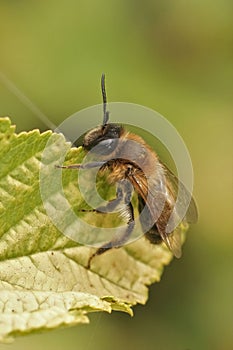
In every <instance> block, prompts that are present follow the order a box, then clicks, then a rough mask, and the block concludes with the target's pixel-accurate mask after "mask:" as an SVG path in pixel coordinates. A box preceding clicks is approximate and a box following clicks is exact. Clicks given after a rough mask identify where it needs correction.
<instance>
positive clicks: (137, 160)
mask: <svg viewBox="0 0 233 350" xmlns="http://www.w3.org/2000/svg"><path fill="white" fill-rule="evenodd" d="M101 90H102V97H103V123H102V125H100V126H97V127H96V128H94V129H92V130H90V131H88V132H87V133H86V134H85V136H84V140H83V145H82V147H83V149H84V150H85V151H93V152H94V153H95V154H96V155H97V156H98V160H97V161H95V162H89V163H86V164H72V165H67V166H57V167H58V168H63V169H80V168H82V169H83V168H85V169H89V168H94V167H99V169H100V171H107V174H108V175H107V182H108V183H109V184H116V198H115V199H114V200H111V201H109V202H108V204H107V205H106V207H105V208H102V207H99V208H96V209H93V210H91V211H95V212H103V211H105V212H113V211H116V209H117V208H118V207H120V210H119V213H120V215H121V216H122V217H123V218H124V219H125V221H126V222H127V226H126V229H125V230H124V233H123V234H122V233H121V234H119V236H118V237H114V239H112V240H111V241H109V242H108V243H106V244H104V245H102V246H101V247H100V248H98V249H97V250H96V252H95V253H94V254H92V255H91V256H90V258H89V261H88V268H89V267H90V264H91V261H92V259H93V258H94V257H95V256H97V255H101V254H103V253H104V252H106V251H107V250H109V249H112V248H114V247H115V248H118V247H121V246H123V245H124V244H125V243H126V242H127V241H128V239H129V237H130V235H131V234H132V231H133V229H134V226H135V218H134V207H133V205H132V203H131V198H132V192H136V193H137V196H138V212H139V219H140V223H141V227H142V230H143V232H144V235H145V237H146V238H147V239H148V240H149V241H150V242H151V243H152V244H160V243H162V242H165V244H166V245H167V247H168V248H169V250H170V251H171V252H172V253H173V255H174V256H176V257H177V258H179V257H180V256H181V239H180V235H181V233H180V229H179V226H178V227H174V228H173V229H172V231H170V232H169V230H167V227H168V225H171V226H172V223H174V220H175V219H177V218H178V219H180V221H182V222H183V223H187V222H192V223H194V222H196V221H197V217H198V214H197V207H196V204H195V202H194V199H193V198H192V197H191V195H190V194H189V192H188V190H186V188H185V186H184V185H183V184H182V183H181V182H179V180H178V179H177V177H176V176H175V175H174V174H173V173H172V172H171V171H170V170H169V169H168V168H167V167H166V166H165V165H164V164H163V163H162V162H161V161H160V160H159V158H158V156H157V154H156V153H155V152H154V150H152V149H151V148H150V146H149V145H147V143H146V142H145V141H144V140H143V139H142V138H141V137H140V136H138V135H136V134H133V133H130V132H128V131H127V130H125V128H124V127H123V126H122V125H119V124H115V123H109V111H107V97H106V90H105V75H104V74H103V75H102V77H101ZM178 188H180V189H181V201H180V202H181V203H180V206H182V205H186V201H187V198H189V201H188V205H187V210H186V214H185V216H184V217H180V218H179V210H175V203H176V198H177V191H178ZM103 209H104V210H103ZM83 211H85V210H83Z"/></svg>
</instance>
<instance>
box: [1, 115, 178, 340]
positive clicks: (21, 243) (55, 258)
mask: <svg viewBox="0 0 233 350" xmlns="http://www.w3.org/2000/svg"><path fill="white" fill-rule="evenodd" d="M48 142H49V147H48ZM46 145H47V149H48V152H47V154H46V157H44V156H43V154H44V153H43V151H44V149H45V147H46ZM61 150H63V151H62V152H63V153H62V154H66V160H65V162H68V163H71V164H73V163H77V162H78V161H80V160H81V159H82V158H83V155H84V154H83V151H82V150H81V149H80V148H70V144H69V143H67V142H66V141H65V139H64V137H63V136H62V135H61V134H55V133H54V134H53V133H52V132H51V131H48V132H45V133H43V134H40V133H39V131H38V130H33V131H31V132H28V133H26V132H23V133H20V134H18V135H17V134H15V129H14V127H13V126H11V123H10V120H9V119H8V118H1V119H0V341H2V342H3V341H9V340H11V339H13V338H14V336H16V335H22V334H25V333H30V332H35V331H41V330H45V329H54V328H57V327H60V326H68V325H74V324H78V323H87V322H88V317H87V314H88V313H89V312H95V311H105V312H111V311H112V310H119V311H124V312H127V313H129V314H130V315H132V309H131V306H132V305H135V304H136V303H141V304H144V303H145V302H146V300H147V296H148V287H147V286H148V285H150V284H151V283H153V282H155V281H157V282H158V281H159V280H160V277H161V274H162V271H163V267H164V265H167V264H168V263H169V262H170V261H171V259H172V254H171V253H170V252H169V251H168V250H167V248H166V247H165V246H164V245H163V244H162V245H158V246H155V245H151V244H150V243H149V242H148V241H146V240H145V239H144V237H142V238H140V239H139V240H137V241H135V242H134V243H131V244H129V245H126V246H125V247H123V248H120V249H112V250H110V251H108V252H106V253H105V254H103V255H101V256H98V257H96V258H94V259H93V262H92V264H91V268H90V269H87V262H88V259H89V257H90V255H91V254H92V253H93V252H94V251H95V248H90V247H88V246H84V245H80V244H78V243H76V241H75V240H72V239H71V238H72V237H71V238H68V237H67V236H66V235H64V234H63V233H61V232H60V230H59V229H58V228H57V227H56V225H55V224H54V221H52V220H51V217H49V216H48V215H47V212H46V209H45V207H46V205H47V206H48V207H50V208H51V207H52V209H53V212H54V213H56V212H59V211H60V212H61V215H60V216H59V220H60V219H61V218H63V219H62V220H60V221H59V225H61V227H64V228H67V227H68V228H70V227H72V225H73V217H71V218H70V217H69V213H66V211H64V212H63V209H64V208H61V207H62V205H63V204H62V203H63V202H62V201H60V196H59V193H58V189H59V186H58V184H59V181H58V180H59V177H57V176H58V175H57V174H61V172H60V170H57V169H55V168H54V165H55V164H60V163H61V161H62V160H63V159H62V157H63V156H62V157H61ZM41 169H44V170H45V172H43V171H41ZM47 171H48V173H47ZM49 173H50V175H51V174H52V175H53V174H54V175H53V176H54V177H53V176H52V179H53V181H51V180H49V179H51V176H49ZM77 173H78V172H77V171H73V170H72V171H64V172H63V173H62V185H63V190H64V193H65V195H66V197H67V201H68V203H69V204H70V205H71V207H72V208H73V213H76V212H77V210H78V208H81V207H82V205H84V202H83V199H82V197H81V195H80V193H79V190H78V185H77ZM59 176H60V175H59ZM41 181H42V182H43V183H44V186H45V188H47V191H46V192H45V193H44V194H42V193H41ZM46 181H48V183H47V182H46ZM100 181H101V180H100ZM102 181H103V180H102ZM107 191H108V187H107V186H105V187H104V192H105V193H104V194H105V195H106V196H107V197H108V193H107ZM42 192H43V191H42ZM109 195H110V194H109ZM42 199H43V200H42ZM64 210H65V209H64ZM66 214H67V215H66ZM71 216H72V215H71ZM106 217H107V218H106ZM69 220H70V221H69ZM90 220H92V222H93V221H95V220H96V221H98V220H101V217H99V216H98V215H90ZM104 220H105V224H106V225H107V224H109V225H110V224H111V222H110V221H109V220H111V219H109V218H108V215H107V216H106V215H105V219H104ZM94 223H95V222H94ZM70 225H71V226H70ZM81 234H82V235H85V234H86V233H85V232H81Z"/></svg>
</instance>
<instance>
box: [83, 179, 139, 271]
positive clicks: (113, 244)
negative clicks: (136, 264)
mask: <svg viewBox="0 0 233 350" xmlns="http://www.w3.org/2000/svg"><path fill="white" fill-rule="evenodd" d="M122 183H123V187H121V186H119V187H118V188H117V194H118V196H119V197H117V198H116V199H115V200H114V202H115V204H116V205H115V207H114V209H115V208H116V206H117V205H118V204H120V202H122V199H123V201H124V202H123V204H124V207H123V209H121V215H122V217H124V218H125V219H126V220H127V228H126V230H125V231H124V233H123V234H122V235H120V236H119V237H116V238H113V239H112V240H111V241H110V242H108V243H106V244H104V245H103V246H102V247H100V248H99V249H97V251H96V252H95V253H94V254H92V255H91V256H90V258H89V260H88V264H87V268H88V269H89V268H90V265H91V261H92V259H93V258H94V257H95V256H98V255H101V254H103V253H105V252H106V251H107V250H109V249H112V248H119V247H122V246H123V245H124V244H125V243H126V242H127V241H128V239H129V237H130V235H131V233H132V231H133V228H134V225H135V223H134V210H133V206H132V204H131V202H130V199H131V194H132V186H131V185H130V186H129V182H128V181H127V180H125V181H122ZM122 183H121V185H122ZM125 191H126V192H125ZM111 205H112V203H111V202H109V203H108V205H107V206H109V209H110V208H111ZM111 209H112V208H111Z"/></svg>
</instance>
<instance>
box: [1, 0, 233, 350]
mask: <svg viewBox="0 0 233 350" xmlns="http://www.w3.org/2000/svg"><path fill="white" fill-rule="evenodd" d="M232 13H233V3H232V1H231V0H214V1H213V0H212V1H210V0H205V1H200V0H189V1H184V0H173V1H172V0H167V1H164V0H144V1H138V0H134V1H133V0H108V1H104V0H99V1H94V0H85V1H84V0H78V1H75V0H67V1H54V0H47V1H36V0H31V1H29V0H17V1H13V0H12V1H0V43H1V46H0V50H1V54H0V71H1V72H2V73H3V74H4V75H5V76H7V77H8V78H9V79H10V80H11V81H13V82H14V84H15V85H16V86H17V87H18V89H19V90H20V91H22V92H23V93H24V94H25V95H26V96H27V97H28V98H29V99H30V100H31V101H33V102H34V103H35V104H36V105H37V106H38V107H39V108H40V110H41V111H43V113H44V114H45V115H46V116H47V117H48V118H49V119H50V120H51V121H52V122H53V123H54V124H56V125H58V124H59V123H61V122H62V120H64V119H65V118H66V117H67V116H69V115H71V114H73V113H74V112H76V111H78V110H80V109H82V108H84V107H87V106H89V105H94V104H97V103H100V102H101V95H100V89H99V79H100V75H101V73H102V72H103V71H104V72H105V73H106V74H107V79H108V81H107V84H108V98H109V101H125V102H133V103H138V104H142V105H145V106H148V107H150V108H152V109H155V110H157V111H158V112H160V113H161V114H162V115H164V116H165V117H166V118H167V119H168V120H169V121H170V122H172V123H173V125H174V126H175V127H176V128H177V129H178V131H179V132H180V134H181V135H182V137H183V139H184V141H185V142H186V145H187V147H188V148H189V150H190V154H191V157H192V160H193V166H194V173H195V190H194V195H195V197H196V199H197V202H198V206H199V211H200V220H199V223H198V224H197V225H194V226H193V227H192V228H191V229H190V231H189V234H188V239H187V242H186V244H185V247H184V253H183V257H182V259H181V260H179V261H178V260H176V261H174V262H173V263H172V264H171V265H170V266H169V267H167V268H166V270H165V273H164V275H163V278H162V281H161V283H159V284H157V285H153V286H152V287H151V288H150V299H149V301H148V303H147V304H146V306H137V307H135V308H134V311H135V316H134V318H132V319H131V318H130V317H129V316H128V315H125V314H120V313H113V314H112V315H105V314H102V315H100V314H95V315H92V316H91V324H90V325H85V326H83V325H82V326H77V327H74V328H69V329H62V330H57V331H52V332H49V333H44V334H36V335H30V336H28V337H23V338H18V339H17V340H16V341H15V343H14V344H12V345H0V349H3V350H5V349H12V350H16V349H17V350H21V349H24V350H27V349H31V348H32V347H33V349H34V350H37V349H42V348H43V349H46V350H47V349H50V350H55V349H56V350H61V349H64V348H65V347H66V348H67V349H71V350H72V349H85V350H92V349H95V350H100V349H101V350H107V349H112V350H117V349H129V350H131V349H134V350H138V349H144V350H152V349H158V350H194V349H211V350H215V349H219V350H228V349H229V350H230V349H232V348H233V334H232V329H233V327H232V326H233V305H232V304H233V301H232V300H233V299H232V293H233V273H232V262H233V261H232V260H233V259H232V257H233V256H232V247H233V239H232V231H233V230H232V229H233V223H232V212H233V210H232V209H233V205H232V194H233V193H232V192H233V191H232V187H233V184H232V169H233V163H232V149H233V141H232V131H233V125H232V115H233V101H232V91H233V21H232ZM1 77H2V76H1ZM0 115H1V116H6V115H8V116H10V117H11V119H12V121H13V123H15V124H16V125H17V130H18V131H22V130H31V129H33V128H39V129H40V130H46V129H47V128H48V126H46V125H45V124H44V123H42V122H41V121H40V120H39V119H38V117H37V116H36V115H35V113H33V112H32V111H30V110H29V109H28V108H27V107H25V106H24V105H23V103H22V102H20V100H19V99H18V98H17V97H16V96H15V95H14V94H13V93H12V91H10V90H9V89H8V88H7V86H6V84H5V83H4V82H3V80H1V81H0ZM77 128H78V126H77Z"/></svg>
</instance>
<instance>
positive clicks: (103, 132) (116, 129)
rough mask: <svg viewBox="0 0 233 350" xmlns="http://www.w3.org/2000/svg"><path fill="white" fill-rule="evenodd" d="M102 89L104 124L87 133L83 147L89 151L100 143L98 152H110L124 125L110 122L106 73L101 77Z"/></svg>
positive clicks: (114, 146) (116, 142)
mask: <svg viewBox="0 0 233 350" xmlns="http://www.w3.org/2000/svg"><path fill="white" fill-rule="evenodd" d="M101 90H102V96H103V115H104V116H103V124H102V125H100V126H97V127H96V128H94V129H92V130H90V131H89V132H87V133H86V135H85V136H84V140H83V148H84V149H85V150H88V151H89V150H91V149H92V148H93V147H95V146H97V145H98V150H97V152H98V153H100V154H110V153H112V152H113V151H114V149H115V148H116V147H117V144H118V140H119V138H120V136H121V134H122V132H123V127H122V126H120V125H118V124H108V120H109V112H108V111H107V110H106V107H107V96H106V90H105V75H104V74H102V77H101Z"/></svg>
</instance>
